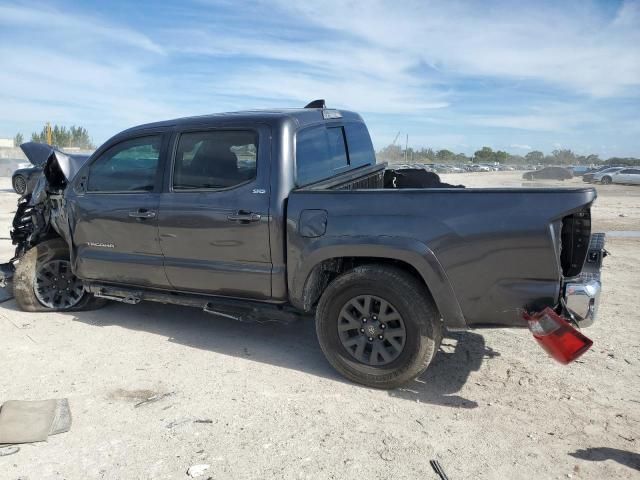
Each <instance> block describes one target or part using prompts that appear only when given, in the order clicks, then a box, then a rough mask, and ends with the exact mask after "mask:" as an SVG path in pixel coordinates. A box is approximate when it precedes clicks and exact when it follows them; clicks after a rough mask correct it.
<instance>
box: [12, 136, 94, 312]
mask: <svg viewBox="0 0 640 480" xmlns="http://www.w3.org/2000/svg"><path fill="white" fill-rule="evenodd" d="M20 147H21V148H22V150H23V152H24V153H25V155H27V158H28V159H29V161H30V162H31V163H32V164H34V165H36V166H42V167H43V169H42V174H41V175H40V176H39V177H38V180H37V182H36V185H35V187H34V188H33V191H32V192H31V193H28V194H26V195H24V196H22V197H20V198H19V200H18V206H17V209H16V213H15V215H14V217H13V224H12V229H11V232H10V235H11V241H12V243H13V245H15V246H16V249H15V253H14V256H13V258H11V260H9V261H8V262H7V263H4V264H1V265H0V288H2V290H3V291H2V292H1V293H0V301H4V300H7V299H8V298H11V297H12V296H13V294H12V288H11V287H12V286H11V279H12V277H13V272H14V271H15V268H14V264H15V263H16V262H18V261H19V260H20V258H22V256H23V255H24V254H25V253H26V252H27V251H28V250H29V249H31V248H32V247H34V246H35V245H38V244H39V243H41V242H43V241H45V240H48V239H51V238H54V237H62V238H63V239H65V240H66V241H67V243H69V242H70V236H69V228H68V221H67V220H66V216H65V214H64V191H65V189H66V188H67V186H68V185H69V182H70V181H71V180H73V178H74V177H75V176H76V174H77V173H78V171H79V170H80V168H81V167H82V165H84V163H86V161H87V159H88V158H89V157H88V156H84V155H83V156H71V155H67V154H65V153H63V152H61V151H59V150H57V149H55V148H53V147H51V146H49V145H45V144H38V143H35V142H28V143H25V144H22V145H21V146H20Z"/></svg>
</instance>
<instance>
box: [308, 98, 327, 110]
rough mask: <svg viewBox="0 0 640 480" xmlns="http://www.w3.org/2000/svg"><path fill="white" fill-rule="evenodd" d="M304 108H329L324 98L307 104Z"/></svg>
mask: <svg viewBox="0 0 640 480" xmlns="http://www.w3.org/2000/svg"><path fill="white" fill-rule="evenodd" d="M304 108H327V105H326V103H324V98H320V99H318V100H313V101H312V102H309V103H307V104H306V105H305V106H304Z"/></svg>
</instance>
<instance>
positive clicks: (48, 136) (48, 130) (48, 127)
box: [45, 122, 53, 145]
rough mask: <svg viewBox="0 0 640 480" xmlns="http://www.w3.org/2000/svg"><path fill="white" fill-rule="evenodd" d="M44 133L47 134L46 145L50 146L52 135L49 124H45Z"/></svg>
mask: <svg viewBox="0 0 640 480" xmlns="http://www.w3.org/2000/svg"><path fill="white" fill-rule="evenodd" d="M45 131H46V132H47V143H48V144H49V145H51V144H52V143H53V138H52V137H53V134H52V132H51V124H50V123H49V122H47V126H46V127H45Z"/></svg>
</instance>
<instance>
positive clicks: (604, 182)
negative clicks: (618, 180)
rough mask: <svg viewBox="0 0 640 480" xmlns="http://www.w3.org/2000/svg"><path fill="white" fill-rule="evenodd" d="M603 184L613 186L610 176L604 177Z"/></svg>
mask: <svg viewBox="0 0 640 480" xmlns="http://www.w3.org/2000/svg"><path fill="white" fill-rule="evenodd" d="M601 182H602V184H603V185H610V184H611V177H610V176H608V175H607V176H604V177H602V180H601Z"/></svg>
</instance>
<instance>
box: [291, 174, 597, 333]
mask: <svg viewBox="0 0 640 480" xmlns="http://www.w3.org/2000/svg"><path fill="white" fill-rule="evenodd" d="M367 168H368V169H369V170H368V171H367V172H361V173H364V175H363V176H361V177H360V178H359V179H358V178H355V179H350V180H349V182H351V183H349V182H342V183H340V182H336V179H332V182H334V183H333V185H324V188H308V189H304V190H296V191H294V192H292V193H291V195H290V197H289V202H288V212H287V219H288V221H287V237H288V242H287V245H288V249H287V258H288V265H289V271H288V285H289V289H290V292H291V293H292V294H293V296H294V297H295V296H296V295H303V294H304V293H303V292H302V291H301V289H303V288H304V285H303V283H304V281H303V279H305V278H307V275H308V273H309V272H310V270H311V269H312V268H313V265H315V264H316V263H317V262H318V261H324V260H326V259H330V258H332V257H333V256H336V257H342V256H345V255H349V256H354V257H385V256H389V255H393V258H396V259H397V260H398V261H400V262H403V263H406V264H409V265H410V266H411V267H412V268H413V269H414V270H415V271H416V273H417V274H419V275H420V276H422V278H423V279H424V280H425V283H426V284H427V285H428V287H429V288H430V290H431V293H432V295H433V297H434V300H435V301H436V304H437V305H438V307H439V309H440V313H441V314H442V316H443V317H444V319H445V322H447V323H448V324H449V325H450V326H452V327H459V328H466V327H477V326H490V325H491V326H509V327H513V326H518V327H524V326H526V322H525V321H524V320H523V318H522V312H523V310H525V309H531V310H538V309H542V308H544V307H546V306H554V305H556V304H557V303H558V301H559V297H560V289H561V286H562V282H563V279H564V276H565V275H567V274H578V273H579V271H578V272H577V273H576V272H572V271H571V268H570V264H571V263H572V262H573V263H579V264H580V266H581V265H582V262H583V261H584V257H583V258H582V261H580V258H577V259H576V258H572V257H571V255H569V256H567V255H561V251H562V249H565V250H566V251H568V252H575V255H577V256H579V255H580V254H581V252H580V251H579V249H578V248H576V245H574V243H575V242H576V241H578V237H580V235H581V236H582V237H581V238H587V243H588V238H589V237H588V235H589V234H590V213H589V207H590V205H591V203H592V202H593V201H594V200H595V198H596V192H595V190H594V189H593V188H576V189H565V188H562V189H561V188H555V189H531V188H491V189H478V188H464V189H459V188H434V189H385V188H383V185H380V179H381V178H382V175H383V170H380V169H379V166H374V167H367ZM359 184H366V185H367V186H369V185H371V187H372V188H371V187H369V188H360V187H359V186H358V185H359ZM347 185H348V186H347ZM314 187H317V185H316V186H314ZM305 212H317V214H316V215H309V214H306V213H305ZM318 219H320V220H318ZM569 219H572V220H573V221H572V222H569ZM575 219H578V224H577V225H578V227H577V228H578V230H577V231H578V232H579V233H580V235H578V236H576V235H563V225H564V224H568V223H571V224H572V225H574V223H575ZM314 222H315V223H316V225H314ZM318 222H320V223H322V222H324V229H322V228H320V227H321V226H322V225H320V226H319V225H317V224H318ZM310 227H311V228H310ZM572 228H576V226H575V225H574V226H573V227H572ZM321 230H323V231H322V232H321V233H320V231H321ZM585 235H586V237H585ZM563 241H564V244H562V242H563ZM569 243H571V244H569Z"/></svg>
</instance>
